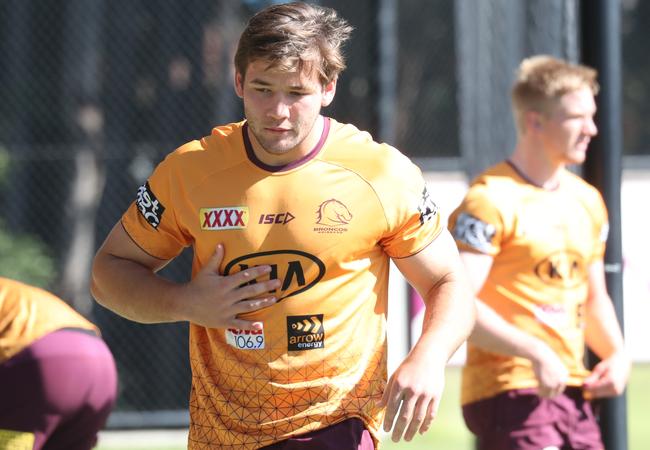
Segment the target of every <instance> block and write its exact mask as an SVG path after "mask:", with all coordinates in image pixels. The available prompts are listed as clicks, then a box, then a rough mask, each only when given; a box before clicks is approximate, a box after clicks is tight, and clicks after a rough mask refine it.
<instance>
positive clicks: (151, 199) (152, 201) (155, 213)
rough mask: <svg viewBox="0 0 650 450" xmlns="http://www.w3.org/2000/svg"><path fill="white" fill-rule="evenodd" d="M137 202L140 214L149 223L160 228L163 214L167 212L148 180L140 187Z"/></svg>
mask: <svg viewBox="0 0 650 450" xmlns="http://www.w3.org/2000/svg"><path fill="white" fill-rule="evenodd" d="M136 204H137V205H138V209H139V210H140V214H142V217H144V218H145V219H146V220H147V222H149V225H151V226H152V227H154V228H158V225H160V220H161V219H162V215H163V213H164V212H165V207H164V206H163V205H162V203H160V201H158V199H157V198H156V196H155V195H154V193H153V191H152V190H151V187H150V186H149V182H148V181H147V182H146V183H145V184H143V185H142V186H140V187H139V188H138V196H137V198H136Z"/></svg>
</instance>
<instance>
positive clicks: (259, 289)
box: [185, 244, 280, 330]
mask: <svg viewBox="0 0 650 450" xmlns="http://www.w3.org/2000/svg"><path fill="white" fill-rule="evenodd" d="M223 255H224V248H223V246H222V245H221V244H219V245H217V248H216V251H215V252H214V255H212V256H211V257H210V259H209V260H208V262H207V263H206V264H205V265H204V266H203V267H202V268H201V270H200V271H199V272H198V273H197V274H196V276H195V277H194V279H192V281H190V282H189V283H188V284H187V285H186V288H185V295H186V298H187V305H186V310H185V311H186V314H185V315H186V320H188V321H190V322H193V323H196V324H198V325H201V326H204V327H207V328H237V329H239V330H255V329H260V328H261V327H262V324H261V323H260V322H251V321H248V320H242V319H239V318H238V316H239V314H243V313H247V312H251V311H256V310H258V309H262V308H266V307H267V306H270V305H272V304H274V303H275V302H276V300H277V299H276V297H275V296H273V295H270V294H269V292H271V291H274V290H275V289H277V288H278V287H280V280H266V281H257V279H258V278H260V277H263V276H265V275H267V274H268V273H269V272H270V271H271V267H270V266H256V267H251V268H248V269H245V270H242V271H240V272H237V273H234V274H232V275H226V276H222V275H220V274H219V265H220V264H221V262H222V261H223ZM251 281H254V282H253V283H250V282H251ZM249 283H250V284H249Z"/></svg>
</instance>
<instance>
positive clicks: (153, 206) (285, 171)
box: [93, 3, 475, 450]
mask: <svg viewBox="0 0 650 450" xmlns="http://www.w3.org/2000/svg"><path fill="white" fill-rule="evenodd" d="M350 32H351V27H350V26H349V25H348V24H347V23H346V22H345V21H344V20H343V19H341V18H340V17H339V16H338V15H337V13H336V12H335V11H334V10H331V9H329V8H323V7H318V6H312V5H309V4H305V3H289V4H283V5H275V6H271V7H268V8H266V9H264V10H262V11H260V12H259V13H257V14H256V15H255V16H254V17H253V18H252V19H251V20H250V22H249V23H248V25H247V27H246V29H245V30H244V32H243V33H242V36H241V38H240V42H239V46H238V49H237V53H236V56H235V67H236V75H235V90H236V92H237V94H238V95H239V96H240V97H241V98H242V100H243V103H244V111H245V116H246V120H244V121H242V122H239V123H232V124H227V125H223V126H219V127H216V128H215V129H214V130H213V131H212V134H211V135H210V136H207V137H204V138H202V139H200V140H196V141H192V142H189V143H187V144H186V145H184V146H182V147H180V148H179V149H178V150H176V151H175V152H173V153H171V154H170V155H169V156H168V157H167V158H166V159H165V160H164V161H163V162H162V163H161V164H160V165H159V166H158V167H157V168H156V169H155V171H154V172H153V174H152V175H151V176H150V177H149V179H148V180H147V182H146V183H145V184H144V185H143V186H142V187H141V188H140V190H139V192H138V196H137V199H136V201H135V202H134V204H133V205H132V206H131V207H130V208H129V210H128V211H127V212H126V213H125V214H124V216H123V217H122V220H121V221H120V223H118V224H117V225H116V226H115V227H114V229H113V230H112V231H111V233H110V235H109V236H108V237H107V239H106V241H105V243H104V244H103V246H102V247H101V249H100V250H99V251H98V253H97V256H96V258H95V263H94V268H93V293H94V295H95V297H96V298H97V300H98V301H99V302H100V303H102V304H103V305H105V306H106V307H108V308H110V309H112V310H113V311H115V312H117V313H118V314H121V315H123V316H125V317H128V318H130V319H132V320H136V321H139V322H145V323H155V322H173V321H188V322H190V347H191V348H190V358H191V367H192V391H191V398H190V417H191V423H190V432H189V448H191V449H204V448H210V449H211V448H215V449H216V448H225V449H256V448H261V447H266V448H274V449H282V448H291V449H301V448H305V449H307V448H309V449H313V448H337V449H342V450H345V449H355V450H357V449H373V448H375V446H376V445H377V443H378V435H379V431H380V429H381V428H382V426H383V428H384V429H385V430H386V431H391V432H392V438H393V439H394V440H395V441H397V440H400V439H401V438H402V437H404V438H405V439H406V440H410V439H411V438H412V437H413V436H414V435H415V434H416V433H417V432H424V431H426V430H427V429H428V428H429V426H430V425H431V422H432V420H433V419H434V417H435V414H436V411H437V408H438V404H439V401H440V396H441V394H442V389H443V385H444V367H445V364H446V362H447V360H448V358H449V357H450V356H451V355H452V354H453V352H454V351H455V350H456V349H457V347H458V346H459V345H460V344H461V343H462V342H463V341H464V340H465V339H466V337H467V335H468V334H469V332H470V330H471V327H472V326H473V323H474V315H475V308H474V304H473V301H472V297H471V293H470V292H469V290H468V289H467V287H466V286H467V281H466V279H465V278H463V274H464V271H463V268H462V263H461V261H460V258H459V255H458V250H457V249H456V246H455V245H454V242H453V239H452V237H451V235H450V234H449V232H448V231H447V230H446V229H445V227H444V225H443V222H442V221H441V219H440V214H439V212H438V208H437V206H436V205H435V203H434V202H433V200H432V199H431V197H430V195H429V193H428V192H427V189H426V185H425V182H424V180H423V178H422V175H421V173H420V171H419V170H418V168H417V167H416V166H415V165H413V164H412V163H411V162H410V161H409V160H408V158H406V157H405V156H404V155H402V154H401V153H400V152H398V151H397V150H396V149H394V148H392V147H390V146H388V145H386V144H379V143H376V142H374V141H373V140H372V138H371V136H370V135H369V134H368V133H365V132H362V131H359V130H358V129H357V128H355V127H354V126H352V125H348V124H342V123H339V122H337V121H335V120H334V119H331V118H328V117H324V116H322V115H321V113H320V111H321V108H322V107H326V106H328V105H329V104H330V103H331V102H332V100H333V99H334V94H335V92H336V84H337V78H338V75H339V73H340V72H341V71H342V70H343V68H344V66H345V64H344V60H343V56H342V53H341V47H342V45H343V43H344V42H345V41H346V40H347V39H348V36H349V34H350ZM187 246H191V247H192V248H193V251H194V263H193V274H192V275H193V276H192V280H191V281H190V282H189V283H187V284H182V285H180V284H175V283H172V282H170V281H167V280H164V279H163V278H161V277H159V276H157V275H156V272H157V271H158V270H159V269H161V268H162V267H163V266H164V265H165V264H166V263H167V262H168V261H169V260H171V259H173V258H174V257H176V256H177V255H178V254H179V253H180V252H181V250H182V249H183V248H184V247H187ZM391 259H392V260H393V261H394V263H395V265H396V266H397V267H398V268H399V269H400V270H401V272H402V273H403V274H404V275H405V277H406V278H407V279H408V280H409V282H410V283H411V284H412V285H413V286H414V287H415V288H416V289H417V290H418V291H419V292H420V294H421V295H422V296H423V298H424V299H425V302H426V305H427V315H426V320H425V321H424V326H423V330H422V336H421V338H420V339H419V341H418V342H417V343H416V344H415V346H414V347H413V349H412V350H411V352H410V353H409V354H408V355H407V357H406V359H405V360H404V361H403V362H402V364H401V365H400V366H399V367H398V368H397V369H396V371H395V372H394V373H393V375H392V376H391V378H390V379H389V380H386V375H387V374H386V320H385V319H386V309H387V283H388V271H389V262H390V260H391Z"/></svg>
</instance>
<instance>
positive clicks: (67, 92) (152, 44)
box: [0, 0, 650, 427]
mask: <svg viewBox="0 0 650 450" xmlns="http://www.w3.org/2000/svg"><path fill="white" fill-rule="evenodd" d="M505 1H506V3H507V2H508V1H510V0H505ZM512 1H518V0H512ZM559 1H561V0H559ZM269 3H271V2H270V1H263V0H258V1H255V0H241V1H240V0H182V1H181V0H160V1H155V2H154V1H149V0H110V1H109V0H3V1H2V2H0V69H1V70H0V95H1V98H2V101H1V102H0V206H1V213H0V274H2V275H4V276H11V277H14V278H18V279H21V280H24V281H27V282H31V283H34V284H37V285H39V286H43V287H46V288H48V289H50V290H52V291H53V292H55V293H57V294H58V295H60V296H62V297H63V298H64V299H66V300H67V301H69V302H70V303H71V304H72V305H73V306H74V307H75V308H76V309H77V310H79V311H81V312H82V313H83V314H84V315H86V316H87V317H89V318H90V319H91V320H93V321H94V322H95V323H96V324H98V325H99V326H100V328H101V329H102V333H103V335H104V338H105V339H106V341H107V343H108V345H109V346H110V347H111V349H112V351H113V353H114V355H115V357H116V360H117V364H118V369H119V374H120V397H119V401H118V404H117V407H116V410H115V413H114V414H113V416H112V418H111V421H110V422H109V425H110V426H114V427H126V426H161V425H167V426H182V425H185V424H186V421H187V418H186V415H185V412H186V409H187V403H188V394H189V386H190V370H189V365H188V355H187V348H188V336H187V325H186V324H164V325H146V326H145V325H141V324H136V323H133V322H130V321H128V320H126V319H123V318H121V317H118V316H116V315H115V314H113V313H111V312H110V311H107V310H105V309H104V308H102V307H101V306H99V305H97V304H96V303H95V302H93V301H92V299H91V297H90V295H89V280H88V276H89V273H90V266H91V261H92V257H93V255H94V253H95V251H96V249H97V247H98V246H99V245H100V244H101V242H102V241H103V239H104V237H105V236H106V235H107V233H108V232H109V231H110V229H111V227H112V226H113V225H114V224H115V223H116V222H117V221H118V220H119V218H120V216H121V214H122V212H123V211H124V210H125V209H126V208H127V206H128V205H129V204H130V202H131V201H132V200H133V198H134V197H135V193H136V190H137V187H138V186H139V185H140V184H141V183H142V182H143V181H144V180H145V179H146V177H147V176H148V175H149V173H150V172H151V170H152V169H153V167H154V166H155V165H156V164H157V163H158V162H159V161H160V160H161V159H162V158H163V157H164V156H165V155H166V154H167V153H169V152H170V151H172V150H173V149H174V148H176V147H177V146H179V145H181V144H182V143H184V142H186V141H188V140H190V139H194V138H198V137H201V136H204V135H206V134H209V132H210V129H211V128H212V126H214V125H216V124H220V123H227V122H231V121H238V120H240V119H241V118H242V105H241V102H240V100H239V99H238V98H237V97H236V95H235V92H234V89H233V84H232V80H233V66H232V59H233V52H234V49H235V46H236V43H237V39H238V37H239V33H240V32H241V30H242V29H243V27H244V25H245V22H246V20H247V19H248V17H250V15H251V14H253V13H254V12H255V11H256V10H257V9H259V8H260V7H262V6H265V5H266V4H269ZM320 3H321V4H323V5H326V6H331V7H334V8H335V9H337V10H338V11H339V12H340V13H341V14H342V15H343V16H344V17H346V18H347V19H348V20H349V21H350V23H351V24H352V25H353V26H354V27H355V32H354V34H353V38H352V40H351V42H350V43H349V45H348V46H347V48H346V54H347V58H348V69H347V70H346V71H345V72H344V74H343V75H342V77H341V79H340V81H339V86H338V93H337V97H336V99H335V101H334V103H333V105H332V106H330V107H329V108H328V110H326V111H325V114H328V115H331V116H333V117H336V118H337V119H338V120H340V121H344V122H352V123H355V124H356V125H357V126H359V127H360V128H362V129H367V130H369V131H370V132H372V133H373V134H374V135H375V136H376V137H378V138H380V139H386V140H387V141H389V142H390V143H393V144H395V145H396V146H397V147H398V148H400V149H401V150H402V151H404V152H405V153H406V154H408V155H409V156H412V157H414V158H415V159H416V161H452V162H453V161H455V163H453V164H455V165H453V164H452V165H453V168H454V169H456V170H462V169H463V168H462V166H461V164H462V160H461V158H460V156H461V150H460V147H461V143H460V137H459V135H460V133H459V130H458V128H459V116H460V111H459V106H458V99H457V97H458V94H457V91H458V86H457V84H458V83H459V82H458V80H459V75H458V73H457V71H458V67H459V64H458V61H457V59H458V56H457V54H456V49H457V48H458V44H459V41H458V40H459V39H462V36H461V35H460V34H459V32H458V30H457V29H456V25H457V24H458V23H459V22H458V20H457V18H456V17H455V14H457V13H458V11H457V9H456V8H457V7H458V4H459V3H460V2H450V1H448V0H428V1H426V2H425V1H421V0H400V1H397V0H392V1H389V0H356V1H344V0H330V1H325V0H324V1H321V2H320ZM463 3H464V4H465V6H467V5H468V2H466V1H464V2H463ZM469 3H471V2H469ZM478 3H481V4H482V5H483V6H482V8H485V4H484V3H482V1H479V2H478ZM499 3H503V2H501V1H500V2H499ZM626 4H627V9H626V10H625V11H626V28H625V32H626V33H627V34H626V39H628V41H630V42H637V41H636V40H634V39H633V38H632V37H631V36H636V37H639V36H641V37H642V36H645V35H644V34H643V33H645V34H647V33H648V31H646V30H645V28H644V21H643V20H641V18H637V17H636V16H634V14H635V13H638V12H639V11H640V10H641V9H642V8H644V10H643V11H646V10H647V9H648V6H647V4H646V3H643V2H639V5H638V8H637V6H635V5H631V3H630V2H629V1H628V2H626ZM470 9H472V8H470ZM474 10H476V8H474ZM494 11H495V10H492V12H494ZM474 12H475V11H474ZM645 14H646V17H648V16H650V12H645ZM504 26H507V24H506V25H504ZM459 36H460V37H459ZM475 36H477V35H474V37H475ZM645 37H646V38H647V36H645ZM638 42H642V40H640V41H638ZM642 49H643V48H642V47H639V49H638V50H639V51H640V50H642ZM634 64H636V66H638V67H640V69H639V70H638V72H634V73H639V74H642V73H643V70H645V66H643V64H647V61H646V62H644V63H641V62H639V61H638V60H634ZM634 64H631V65H632V66H634ZM636 66H635V67H636ZM506 69H507V70H509V68H505V69H504V70H506ZM503 73H506V76H509V75H510V73H509V72H503ZM648 83H649V81H648V78H647V77H646V78H642V77H641V76H640V75H639V76H638V77H637V78H635V79H634V84H633V85H632V86H631V87H629V89H630V92H633V93H634V96H635V97H634V98H635V99H638V98H639V96H641V95H645V96H646V97H647V95H646V94H647V91H648V89H649V86H648ZM629 95H631V94H629ZM644 98H645V97H644ZM648 104H650V102H644V103H641V102H638V101H635V102H634V103H633V106H632V107H630V108H629V111H630V114H632V116H631V117H632V119H634V120H633V123H641V122H643V121H642V114H644V113H646V109H647V105H648ZM632 119H630V120H632ZM630 127H632V125H630ZM646 128H647V127H646ZM632 131H633V132H634V134H633V136H634V143H635V145H636V147H635V148H642V147H643V146H645V147H646V148H647V141H648V139H649V137H648V136H647V133H648V131H647V129H642V128H641V127H634V128H633V130H632ZM433 165H436V163H435V162H434V164H433ZM438 166H439V167H446V165H445V164H442V163H440V164H438ZM190 265H191V252H190V251H186V252H184V253H183V254H182V255H181V256H180V257H179V258H177V259H176V260H175V261H174V262H173V263H172V264H170V265H169V266H168V267H166V268H165V269H164V271H163V275H164V276H166V277H169V278H171V279H174V280H176V281H185V280H187V279H188V277H189V274H190Z"/></svg>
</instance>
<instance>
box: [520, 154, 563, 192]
mask: <svg viewBox="0 0 650 450" xmlns="http://www.w3.org/2000/svg"><path fill="white" fill-rule="evenodd" d="M508 160H509V161H510V163H511V164H512V165H514V166H515V168H516V169H517V171H519V172H520V173H521V175H522V176H523V177H524V178H526V180H527V181H528V182H530V183H532V184H534V185H535V186H538V187H541V188H543V189H547V190H554V189H557V187H558V186H559V184H560V176H561V174H562V172H563V171H564V170H565V165H564V164H563V163H557V162H555V161H552V160H550V159H549V158H548V157H547V155H546V153H545V152H544V151H543V150H541V149H533V148H528V147H526V146H524V145H523V144H522V143H519V144H518V145H517V147H516V148H515V151H514V152H513V153H512V155H511V156H510V158H508Z"/></svg>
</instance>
